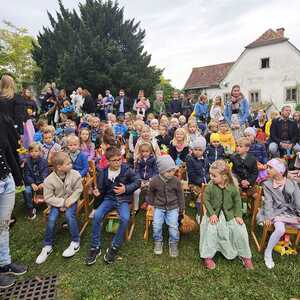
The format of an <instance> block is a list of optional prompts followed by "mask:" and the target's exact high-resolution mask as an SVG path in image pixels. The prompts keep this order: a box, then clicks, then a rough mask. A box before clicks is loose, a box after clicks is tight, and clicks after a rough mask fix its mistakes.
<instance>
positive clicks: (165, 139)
mask: <svg viewBox="0 0 300 300" xmlns="http://www.w3.org/2000/svg"><path fill="white" fill-rule="evenodd" d="M156 140H157V144H158V146H159V148H160V149H161V147H162V145H166V146H167V147H169V146H170V142H171V137H170V136H169V135H168V134H167V135H165V136H162V135H158V136H157V137H156Z"/></svg>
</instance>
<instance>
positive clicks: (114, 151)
mask: <svg viewBox="0 0 300 300" xmlns="http://www.w3.org/2000/svg"><path fill="white" fill-rule="evenodd" d="M105 155H106V158H107V160H108V167H107V168H105V169H104V170H101V172H100V173H99V175H98V176H97V189H96V190H95V191H94V194H95V196H97V200H98V201H95V209H94V211H93V212H92V214H91V217H92V218H93V228H92V243H91V248H90V250H89V252H88V255H87V257H86V264H87V265H92V264H94V263H95V262H96V259H97V256H99V255H101V229H102V225H103V220H104V218H105V216H106V215H107V214H108V213H109V212H110V211H112V210H114V209H116V210H117V211H118V214H119V216H120V225H119V228H118V231H117V233H116V234H115V236H114V238H113V240H112V244H111V246H110V248H108V249H107V250H106V253H105V255H104V261H105V262H106V263H108V264H111V263H113V262H114V261H115V260H116V257H117V253H118V251H119V249H120V247H121V246H122V244H123V241H124V236H125V232H126V229H127V227H128V224H129V219H130V208H129V203H130V202H131V201H132V195H133V192H134V191H135V190H137V189H138V188H139V187H140V181H139V179H138V177H137V175H136V174H135V172H134V171H133V170H132V169H130V168H129V167H128V166H127V165H125V164H122V156H121V151H120V149H118V148H116V147H110V148H108V149H107V151H106V153H105ZM97 202H98V203H99V202H101V204H100V205H99V204H98V203H97ZM97 205H99V206H98V207H97ZM96 207H97V208H96Z"/></svg>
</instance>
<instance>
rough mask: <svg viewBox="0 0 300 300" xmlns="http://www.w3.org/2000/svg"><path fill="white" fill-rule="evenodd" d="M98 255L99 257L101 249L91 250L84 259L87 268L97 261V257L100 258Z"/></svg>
mask: <svg viewBox="0 0 300 300" xmlns="http://www.w3.org/2000/svg"><path fill="white" fill-rule="evenodd" d="M100 255H101V248H91V249H90V250H89V252H88V255H87V257H86V259H85V263H86V264H87V265H88V266H90V265H93V264H94V263H95V262H96V260H97V256H100Z"/></svg>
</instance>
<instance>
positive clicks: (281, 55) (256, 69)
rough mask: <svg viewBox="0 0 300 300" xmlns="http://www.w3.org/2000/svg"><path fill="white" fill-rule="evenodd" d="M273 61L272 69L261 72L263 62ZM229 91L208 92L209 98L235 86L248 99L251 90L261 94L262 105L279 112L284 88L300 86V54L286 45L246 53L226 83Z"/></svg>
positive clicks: (226, 79) (249, 50) (230, 72)
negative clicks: (267, 105) (238, 86)
mask: <svg viewBox="0 0 300 300" xmlns="http://www.w3.org/2000/svg"><path fill="white" fill-rule="evenodd" d="M265 57H269V58H270V68H268V69H261V58H265ZM225 82H226V83H228V87H222V89H208V90H207V94H208V95H209V98H213V97H214V96H215V95H217V94H219V95H221V96H223V94H224V93H226V92H230V90H231V87H232V86H233V85H234V84H239V85H240V86H241V91H242V93H244V95H245V96H246V98H247V99H249V92H250V91H251V90H260V96H261V100H262V101H263V102H272V103H274V105H275V107H277V108H278V109H280V108H281V106H282V105H283V104H286V103H288V104H292V105H294V104H295V103H291V102H285V88H286V87H293V86H296V85H300V53H299V52H298V51H297V50H296V49H295V48H294V47H293V46H292V45H291V44H289V43H288V42H287V41H286V42H283V43H278V44H273V45H267V46H262V47H257V48H253V49H246V50H245V51H244V52H243V53H242V54H241V56H240V57H239V59H238V60H237V61H236V63H235V64H234V65H233V66H232V68H231V70H230V71H229V73H228V74H227V76H226V78H225V79H224V80H223V83H225Z"/></svg>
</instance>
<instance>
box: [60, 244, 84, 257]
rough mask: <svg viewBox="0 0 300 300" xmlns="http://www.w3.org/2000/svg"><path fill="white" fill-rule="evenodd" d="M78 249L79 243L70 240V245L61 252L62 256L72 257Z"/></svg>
mask: <svg viewBox="0 0 300 300" xmlns="http://www.w3.org/2000/svg"><path fill="white" fill-rule="evenodd" d="M79 249H80V244H79V243H78V242H73V241H72V242H71V243H70V246H69V247H68V248H67V249H66V250H65V251H64V252H63V254H62V256H63V257H72V256H74V255H75V253H77V252H78V251H79Z"/></svg>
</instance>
